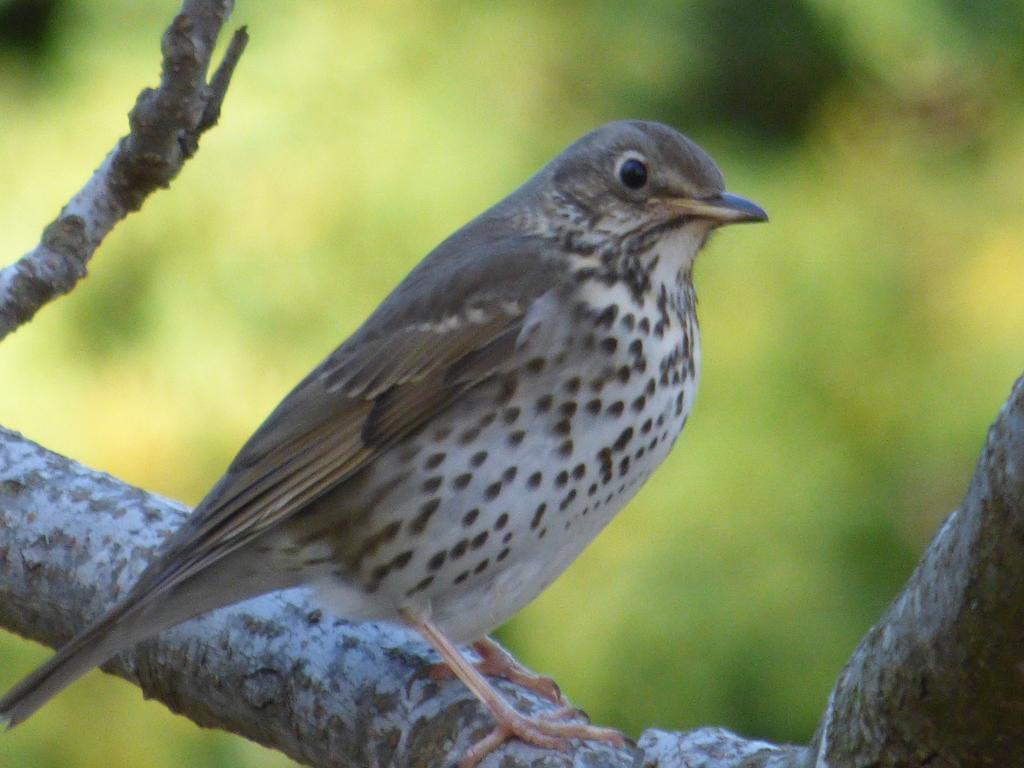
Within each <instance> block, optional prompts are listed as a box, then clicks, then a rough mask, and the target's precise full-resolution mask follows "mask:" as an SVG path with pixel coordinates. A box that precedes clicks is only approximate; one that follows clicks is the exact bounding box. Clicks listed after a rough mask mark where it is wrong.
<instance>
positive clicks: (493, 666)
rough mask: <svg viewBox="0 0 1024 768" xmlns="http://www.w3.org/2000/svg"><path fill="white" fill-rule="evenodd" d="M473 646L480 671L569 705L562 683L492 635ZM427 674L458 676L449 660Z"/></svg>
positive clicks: (445, 678)
mask: <svg viewBox="0 0 1024 768" xmlns="http://www.w3.org/2000/svg"><path fill="white" fill-rule="evenodd" d="M472 647H473V650H474V651H476V652H477V655H478V656H480V661H477V662H474V663H473V666H474V667H476V670H477V671H478V672H479V673H480V674H482V675H487V676H488V677H498V678H501V679H502V680H508V681H509V682H511V683H515V684H516V685H518V686H520V687H521V688H525V689H526V690H528V691H533V692H534V693H535V694H537V695H538V696H540V697H541V698H542V699H546V700H547V701H550V702H551V703H552V704H557V705H558V706H559V707H568V706H569V700H568V699H567V698H566V697H565V696H564V695H563V694H562V689H561V688H559V687H558V683H556V682H555V681H554V680H553V679H551V678H550V677H548V676H547V675H538V674H537V673H536V672H531V671H530V670H529V669H527V668H526V667H524V666H523V665H522V664H520V663H519V662H518V661H517V660H516V659H515V658H514V657H513V656H512V654H510V653H509V652H508V651H506V650H505V649H504V648H502V647H501V646H500V645H498V644H497V643H496V642H494V641H493V640H491V638H489V637H485V638H484V639H483V640H477V641H476V642H475V643H473V646H472ZM427 675H428V676H429V677H430V679H431V680H447V679H449V678H452V677H455V673H454V672H453V671H452V669H451V667H449V666H448V665H447V664H445V663H441V664H434V665H432V666H431V667H430V668H429V669H428V671H427Z"/></svg>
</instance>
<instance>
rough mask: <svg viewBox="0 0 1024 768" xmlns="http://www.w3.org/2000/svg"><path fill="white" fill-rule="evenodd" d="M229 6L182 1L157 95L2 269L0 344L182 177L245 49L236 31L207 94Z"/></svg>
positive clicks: (137, 110)
mask: <svg viewBox="0 0 1024 768" xmlns="http://www.w3.org/2000/svg"><path fill="white" fill-rule="evenodd" d="M232 5H233V3H232V0H185V2H184V3H183V4H182V9H181V12H180V13H179V14H178V15H177V16H176V17H175V18H174V21H172V22H171V25H170V27H168V29H167V31H166V32H165V33H164V39H163V71H162V74H161V78H160V87H159V88H156V89H151V88H147V89H145V90H143V91H142V93H140V94H139V97H138V100H137V101H136V103H135V107H134V108H133V109H132V111H131V113H130V114H129V116H128V122H129V126H130V129H131V130H130V132H129V134H128V135H127V136H125V137H123V138H122V139H121V140H120V141H119V142H118V143H117V146H115V147H114V149H113V150H112V151H111V152H110V154H109V155H107V157H106V159H104V161H103V163H102V164H101V165H100V167H99V168H98V169H97V170H96V172H95V173H93V175H92V177H91V178H90V179H89V180H88V181H87V182H86V183H85V186H83V187H82V189H81V190H79V191H78V193H77V194H76V195H75V196H74V197H72V198H71V200H70V202H68V204H67V205H65V206H64V208H63V210H61V212H60V214H59V215H58V216H57V218H56V219H55V220H54V221H53V222H51V223H50V225H49V226H47V227H46V229H45V230H44V232H43V236H42V238H41V240H40V242H39V244H38V245H37V246H36V247H35V248H33V249H32V250H31V251H29V252H28V253H26V254H25V255H24V256H22V257H21V258H20V259H19V260H18V261H16V262H15V263H14V264H11V265H10V266H8V267H6V268H4V269H3V270H0V339H3V338H4V337H5V336H7V335H8V334H9V333H11V332H12V331H14V330H16V329H17V328H18V327H19V326H20V325H22V324H24V323H26V322H28V321H29V320H31V319H32V317H33V316H34V315H35V313H36V312H38V311H39V309H40V308H42V307H43V305H45V304H46V303H47V302H50V301H52V300H53V299H55V298H57V297H58V296H60V295H63V294H65V293H67V292H68V291H70V290H71V289H72V288H74V287H75V285H76V284H77V283H78V281H79V280H81V279H82V278H83V277H85V275H86V272H87V265H88V263H89V260H90V259H91V258H92V255H93V253H95V251H96V249H97V248H98V247H99V244H100V243H101V242H102V241H103V238H104V237H106V235H107V233H109V232H110V230H111V229H113V228H114V225H115V224H117V223H118V222H119V221H120V220H121V219H123V218H124V217H125V216H127V215H128V214H129V213H131V212H132V211H137V210H138V209H139V208H140V207H142V203H143V202H144V201H145V200H146V198H147V197H149V195H150V194H152V193H153V192H154V191H155V190H157V189H159V188H160V187H166V186H168V185H169V184H170V182H171V180H172V179H173V178H174V177H175V176H177V175H178V172H179V171H181V169H182V167H183V166H184V164H185V161H186V160H188V158H190V157H191V156H192V155H193V154H195V151H196V149H197V147H198V144H199V137H200V135H201V134H202V133H203V132H204V131H206V130H208V129H209V128H211V127H212V126H213V125H214V124H215V123H216V122H217V118H218V116H219V115H220V106H221V102H222V101H223V100H224V95H225V94H226V93H227V88H228V85H229V84H230V81H231V74H232V72H233V71H234V68H235V65H236V64H237V63H238V59H239V57H240V56H241V55H242V51H243V50H244V49H245V44H246V42H247V40H248V36H247V34H246V31H245V29H244V28H243V29H239V30H238V31H237V32H235V34H234V37H233V38H232V40H231V43H230V44H229V46H228V50H227V53H226V54H225V56H224V60H223V62H222V63H221V65H220V67H219V68H218V70H217V72H216V73H215V74H214V76H213V79H212V80H211V82H210V85H209V86H207V85H206V72H207V70H208V68H209V65H210V57H211V55H212V53H213V48H214V45H215V44H216V42H217V36H218V34H219V33H220V29H221V27H222V26H223V25H224V22H225V20H226V19H227V17H228V15H229V14H230V13H231V9H232Z"/></svg>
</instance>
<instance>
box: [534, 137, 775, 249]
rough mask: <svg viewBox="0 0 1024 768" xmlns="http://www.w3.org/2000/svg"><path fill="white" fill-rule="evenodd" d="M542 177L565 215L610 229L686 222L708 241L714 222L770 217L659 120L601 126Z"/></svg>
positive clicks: (641, 229) (629, 231)
mask: <svg viewBox="0 0 1024 768" xmlns="http://www.w3.org/2000/svg"><path fill="white" fill-rule="evenodd" d="M541 176H542V178H544V179H545V181H546V182H547V184H546V186H547V188H548V191H549V194H550V195H551V196H552V198H553V201H554V203H555V205H557V206H558V207H560V208H561V209H562V211H563V215H565V212H568V214H567V215H568V216H569V217H570V218H575V219H577V220H578V221H580V222H586V224H587V226H588V227H590V228H597V229H598V230H601V231H603V232H604V233H605V234H608V235H627V234H630V235H635V234H639V233H641V232H644V231H647V230H650V229H651V228H657V229H658V230H663V229H666V228H677V227H687V228H692V229H694V230H695V234H699V235H700V237H699V241H700V242H703V240H704V237H706V234H707V232H709V231H710V230H711V229H713V228H715V227H719V226H723V225H725V224H735V223H739V222H756V221H766V220H767V219H768V215H767V214H766V213H765V212H764V211H763V210H762V209H761V208H760V207H759V206H757V205H755V204H754V203H752V202H750V201H749V200H746V199H744V198H742V197H739V196H737V195H732V194H729V193H728V192H726V191H725V181H724V179H723V178H722V173H721V171H719V170H718V167H717V166H716V165H715V163H714V161H713V160H712V159H711V158H710V157H709V156H708V154H707V153H706V152H705V151H704V150H703V149H701V148H700V147H699V146H697V145H696V144H695V143H694V142H692V141H690V139H688V138H686V137H685V136H683V135H682V134H681V133H679V132H678V131H676V130H673V129H672V128H669V127H668V126H665V125H661V124H659V123H651V122H642V121H638V120H636V121H635V120H629V121H619V122H614V123H608V124H607V125H604V126H601V127H600V128H597V129H596V130H594V131H591V132H590V133H588V134H587V135H586V136H584V137H583V138H581V139H579V140H578V141H576V142H575V143H574V144H572V145H571V146H569V147H568V148H567V149H566V150H565V151H564V152H562V154H560V155H559V156H558V157H556V158H555V159H554V160H552V161H551V163H550V164H549V165H548V166H547V168H546V169H545V171H544V172H542V174H541Z"/></svg>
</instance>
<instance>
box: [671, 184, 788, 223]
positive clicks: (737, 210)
mask: <svg viewBox="0 0 1024 768" xmlns="http://www.w3.org/2000/svg"><path fill="white" fill-rule="evenodd" d="M667 202H668V203H669V205H671V206H672V207H673V208H677V209H678V210H680V211H683V212H684V213H686V214H688V215H690V216H697V217H699V218H702V219H708V220H710V221H712V222H714V223H715V224H716V225H717V226H723V225H725V224H739V223H741V222H745V221H749V222H757V221H768V214H767V213H765V212H764V209H763V208H762V207H761V206H759V205H757V204H756V203H752V202H750V201H749V200H747V199H746V198H745V197H740V196H739V195H730V194H729V193H728V192H723V193H722V194H720V195H715V196H713V197H701V198H693V197H676V198H672V199H670V200H668V201H667Z"/></svg>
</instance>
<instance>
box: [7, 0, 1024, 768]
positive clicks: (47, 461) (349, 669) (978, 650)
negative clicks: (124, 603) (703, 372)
mask: <svg viewBox="0 0 1024 768" xmlns="http://www.w3.org/2000/svg"><path fill="white" fill-rule="evenodd" d="M231 8H232V3H231V2H230V0H185V2H184V3H183V5H182V10H181V13H180V14H179V15H178V16H177V17H176V18H175V19H174V21H173V22H172V24H171V26H170V27H169V28H168V30H167V32H166V34H165V36H164V41H163V54H164V58H163V73H162V77H161V84H160V87H159V88H157V89H147V90H144V91H143V92H142V93H141V94H140V96H139V98H138V101H137V103H136V105H135V108H134V109H133V110H132V112H131V114H130V116H129V122H130V128H131V131H130V133H129V135H128V136H126V137H124V138H123V139H121V141H120V142H119V143H118V144H117V146H116V147H115V149H114V150H113V151H112V152H111V153H110V154H109V155H108V156H107V158H106V159H105V160H104V161H103V164H102V165H101V166H100V168H99V169H98V170H97V171H96V172H95V173H94V174H93V176H92V178H91V179H90V180H89V181H88V182H87V183H86V184H85V186H84V187H83V188H82V189H81V190H80V191H79V192H78V194H76V195H75V197H73V198H72V199H71V201H70V202H69V203H68V204H67V205H66V206H65V208H64V210H63V211H61V214H60V215H59V216H58V217H57V219H56V220H55V221H53V222H52V223H51V224H50V225H49V226H48V227H47V228H46V230H45V231H44V233H43V236H42V239H41V242H40V244H39V245H38V246H37V247H36V248H35V249H34V250H33V251H31V252H30V253H28V254H26V255H25V256H24V257H23V258H22V259H20V260H19V261H18V262H17V263H15V264H13V265H11V266H10V267H7V268H6V269H4V270H0V338H3V337H4V336H5V335H7V334H8V333H10V332H11V331H12V330H14V329H16V328H17V327H18V326H19V325H20V324H22V323H24V322H26V321H27V320H28V319H30V318H31V317H32V316H33V315H34V314H35V313H36V312H37V311H38V310H39V308H40V307H42V306H43V305H44V304H45V303H46V302H48V301H50V300H52V299H53V298H55V297H56V296H58V295H60V294H63V293H66V292H67V291H69V290H70V289H71V288H72V287H74V285H75V284H76V283H77V281H78V280H80V279H81V278H82V277H84V276H85V273H86V265H87V263H88V261H89V259H90V258H91V256H92V254H93V253H94V252H95V250H96V248H97V247H98V245H99V244H100V242H101V241H102V240H103V238H104V237H105V236H106V234H107V233H108V232H109V231H110V230H111V229H112V228H113V226H114V225H115V224H116V223H117V222H118V221H120V220H121V219H122V218H124V217H125V216H126V215H127V214H128V213H129V212H131V211H134V210H137V209H138V208H139V207H140V206H141V205H142V203H143V202H144V200H145V199H146V197H148V195H150V194H151V193H152V192H153V191H154V190H156V189H157V188H159V187H165V186H167V185H168V184H169V183H170V181H171V180H172V179H173V178H174V177H175V176H176V175H177V173H178V172H179V171H180V170H181V168H182V166H183V165H184V163H185V161H186V160H187V159H188V158H189V157H191V156H192V155H193V154H194V153H195V151H196V148H197V146H198V141H199V137H200V136H201V135H202V133H203V132H204V131H206V130H208V129H209V128H210V127H211V126H212V125H213V124H215V123H216V121H217V118H218V116H219V113H220V107H221V104H222V102H223V99H224V95H225V93H226V91H227V88H228V85H229V83H230V80H231V75H232V72H233V71H234V68H235V65H236V64H237V62H238V59H239V57H240V56H241V53H242V51H243V50H244V47H245V43H246V39H247V38H246V34H245V30H244V29H242V30H239V31H238V32H236V33H235V36H234V38H233V39H232V41H231V43H230V45H229V47H228V51H227V53H226V55H225V57H224V60H223V62H222V64H221V65H220V67H219V68H218V70H217V72H216V73H215V74H214V76H213V78H212V79H211V80H210V82H209V84H207V83H206V73H207V70H208V68H209V63H210V56H211V52H212V50H213V47H214V44H215V42H216V39H217V36H218V34H219V30H220V28H221V27H222V26H223V24H224V21H225V20H226V18H227V16H228V14H229V13H230V11H231ZM187 512H188V511H187V510H186V509H185V508H184V507H182V506H181V505H179V504H176V503H174V502H171V501H168V500H166V499H162V498H160V497H158V496H155V495H152V494H148V493H146V492H145V491H143V490H140V489H138V488H134V487H132V486H129V485H126V484H124V483H122V482H120V481H119V480H117V479H115V478H113V477H110V476H109V475H105V474H102V473H98V472H95V471H93V470H90V469H87V468H86V467H83V466H82V465H80V464H77V463H75V462H73V461H70V460H68V459H65V458H63V457H61V456H58V455H57V454H54V453H52V452H50V451H47V450H46V449H44V448H42V447H40V446H38V445H36V444H34V443H32V442H30V441H28V440H26V439H25V438H23V437H21V436H20V435H17V434H16V433H14V432H11V431H8V430H5V429H3V428H2V427H0V626H3V627H6V628H8V629H11V630H12V631H15V632H18V633H20V634H23V635H25V636H27V637H31V638H34V639H37V640H39V641H41V642H44V643H47V644H49V645H59V644H62V643H64V642H66V641H67V640H68V639H70V638H71V637H72V636H73V635H74V634H75V633H76V632H77V631H78V630H79V629H81V628H82V627H83V626H85V625H86V624H87V623H89V622H90V621H91V620H93V619H94V618H95V617H96V616H98V615H99V614H100V613H102V612H103V611H104V610H105V609H106V608H107V607H109V606H110V605H111V604H112V603H113V602H115V601H116V600H117V597H118V595H119V594H121V593H122V592H123V591H124V590H127V589H128V588H129V587H130V586H131V584H132V583H133V582H134V580H135V579H136V578H137V577H138V575H139V573H140V572H141V570H142V568H143V566H144V564H145V563H146V562H147V561H148V559H149V557H150V556H151V555H152V553H153V552H154V550H155V549H156V548H157V547H158V546H159V544H160V542H161V541H162V540H163V539H164V538H165V537H166V536H168V535H169V534H170V532H171V531H172V530H174V529H175V528H177V526H178V525H180V523H181V522H182V520H183V519H184V517H185V515H187ZM1022 550H1024V378H1022V379H1021V380H1018V381H1017V383H1016V384H1015V386H1014V388H1013V391H1012V393H1011V395H1010V399H1009V400H1008V401H1007V403H1006V405H1005V406H1004V408H1003V409H1002V411H1001V413H1000V415H999V418H998V420H997V421H996V423H995V424H994V425H993V427H992V428H991V430H990V431H989V435H988V440H987V444H986V446H985V450H984V451H983V454H982V456H981V459H980V461H979V463H978V466H977V469H976V471H975V475H974V479H973V481H972V483H971V486H970V489H969V490H968V492H967V495H966V497H965V499H964V501H963V503H962V505H961V506H960V508H959V509H958V510H957V511H955V512H954V513H953V514H952V515H950V517H949V518H948V519H947V520H946V522H945V523H944V524H943V526H942V528H941V529H940V531H939V532H938V534H937V536H936V537H935V540H934V541H933V542H932V544H931V545H930V546H929V548H928V550H927V552H926V553H925V555H924V557H923V559H922V561H921V563H920V564H919V566H918V568H917V570H916V571H915V573H914V574H913V576H912V577H911V579H910V581H909V583H908V584H907V586H906V588H905V589H904V590H903V592H902V593H901V594H900V596H899V597H898V598H897V599H896V601H895V602H894V603H893V605H892V607H891V608H890V609H889V611H888V612H887V613H886V614H885V616H884V617H883V618H882V620H881V621H880V622H879V624H878V625H877V626H875V627H874V628H873V629H872V630H871V631H870V632H869V633H868V635H867V636H866V637H865V638H864V640H863V641H862V643H861V644H860V646H859V647H858V648H857V650H856V651H855V652H854V654H853V656H852V658H851V660H850V662H849V663H848V664H847V666H846V668H845V670H844V671H843V673H842V675H841V676H840V678H839V681H838V683H837V684H836V687H835V689H834V691H833V692H832V695H831V697H830V699H829V703H828V707H827V710H826V712H825V715H824V717H823V718H822V721H821V724H820V725H819V728H818V731H817V733H816V735H815V737H814V740H813V742H812V744H811V746H810V748H806V747H798V746H775V745H772V744H768V743H766V742H761V741H756V740H747V739H743V738H741V737H739V736H736V735H734V734H732V733H729V732H728V731H725V730H722V729H718V728H703V729H699V730H696V731H692V732H690V733H683V734H674V733H667V732H664V731H657V730H649V731H647V732H646V733H644V735H643V736H642V737H641V739H640V741H639V744H638V746H637V747H635V748H630V749H623V750H618V751H616V750H612V749H610V748H609V747H607V746H603V745H597V744H589V743H588V744H574V745H573V748H572V750H571V751H569V752H566V753H552V752H546V751H543V752H542V751H538V750H536V749H533V748H531V747H528V746H526V745H524V744H521V743H517V742H513V743H511V744H509V745H506V746H505V747H504V748H503V749H502V750H501V751H500V752H499V753H498V754H496V755H493V756H491V757H490V758H489V759H488V763H487V764H488V765H491V766H496V765H498V764H500V765H501V766H502V767H503V768H520V767H521V766H522V767H525V766H527V765H534V764H536V762H535V761H536V760H537V758H538V757H539V756H541V755H543V758H544V762H543V764H544V765H545V766H548V767H549V768H554V767H556V766H606V767H607V768H616V767H618V766H639V765H642V766H644V768H683V766H686V768H698V767H700V768H810V766H814V767H815V768H854V766H865V765H871V766H874V767H875V768H886V767H887V766H894V767H895V766H900V767H901V768H904V767H906V768H917V767H918V766H920V768H924V766H929V768H944V767H945V766H962V765H1012V764H1016V763H1018V762H1020V756H1021V755H1024V725H1022V719H1021V717H1020V712H1021V711H1022V709H1024V685H1022V682H1024V665H1022V664H1021V662H1020V661H1019V656H1020V648H1021V647H1022V640H1024V551H1022ZM436 662H437V658H436V657H435V656H434V655H433V652H432V651H430V650H429V649H428V648H427V647H426V646H425V645H424V644H423V643H422V642H420V641H419V639H418V638H417V637H415V636H413V635H410V634H409V633H407V632H406V631H405V630H403V629H402V628H400V627H395V626H390V625H384V624H368V623H364V624H359V623H350V622H347V621H344V620H338V619H333V618H330V617H328V616H327V615H325V614H324V613H323V612H322V611H321V610H320V609H319V608H317V607H316V604H315V602H314V601H313V600H312V599H311V598H310V597H309V595H307V593H306V592H304V591H302V590H293V591H290V592H285V593H279V594H276V595H269V596H265V597H262V598H259V599H257V600H253V601H249V602H247V603H245V604H242V605H239V606H235V607H231V608H226V609H223V610H220V611H217V612H215V613H212V614H210V615H208V616H204V617H201V618H199V619H196V620H194V621H191V622H188V623H186V624H183V625H181V626H180V627H177V628H175V629H173V630H171V631H169V632H165V633H163V634H162V635H161V636H160V637H158V638H155V639H152V640H149V641H147V642H144V643H142V644H140V645H139V646H138V647H136V648H135V649H133V650H132V651H130V652H126V653H124V654H121V655H120V656H118V657H116V658H115V659H113V660H112V661H111V662H110V663H109V664H107V665H106V667H105V668H106V669H107V670H108V671H111V672H113V673H115V674H118V675H120V676H122V677H125V678H126V679H128V680H131V681H133V682H135V683H137V684H139V685H140V686H141V687H142V690H143V692H144V694H145V695H146V696H150V697H153V698H157V699H159V700H160V701H162V702H164V703H165V704H167V706H168V707H170V708H171V709H172V710H174V711H175V712H180V713H182V714H185V715H186V716H188V717H190V718H191V719H193V720H194V721H196V722H197V723H199V724H201V725H206V726H212V727H218V728H223V729H226V730H230V731H233V732H235V733H239V734H241V735H243V736H246V737H248V738H250V739H253V740H254V741H257V742H259V743H261V744H264V745H266V746H270V747H273V748H276V749H279V750H281V751H282V752H284V753H286V754H288V755H289V756H291V757H293V758H295V759H296V760H298V761H300V762H303V763H307V764H309V765H313V766H325V767H326V766H360V767H362V766H392V765H421V764H425V765H441V764H444V763H445V762H449V761H450V760H451V759H452V757H453V756H457V755H458V754H461V753H462V752H463V751H464V750H465V749H466V747H468V746H469V744H470V743H471V742H472V741H473V740H475V739H476V738H478V737H479V736H481V735H482V734H483V733H485V732H486V731H487V730H489V728H490V723H489V719H488V717H487V715H486V713H485V712H484V711H483V710H482V709H481V707H480V706H479V704H478V703H477V702H476V701H475V699H474V698H473V697H472V695H471V694H470V693H469V692H468V691H467V690H466V689H465V688H464V687H463V686H462V685H461V684H460V683H459V682H458V681H455V680H450V681H445V682H437V681H434V680H432V679H430V678H429V677H428V676H425V675H424V674H423V673H424V670H425V669H426V668H427V667H428V665H430V664H433V663H436ZM499 687H500V688H501V689H502V690H503V692H504V694H505V695H506V696H508V698H509V699H510V700H511V701H512V702H513V703H514V704H516V705H517V706H518V707H520V708H522V709H524V710H525V711H531V710H536V709H541V708H544V707H546V706H548V705H547V704H545V703H543V702H541V701H539V700H538V699H536V698H535V697H533V696H532V695H531V694H529V693H527V692H525V691H521V690H519V689H517V688H515V687H514V686H510V685H505V684H499Z"/></svg>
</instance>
